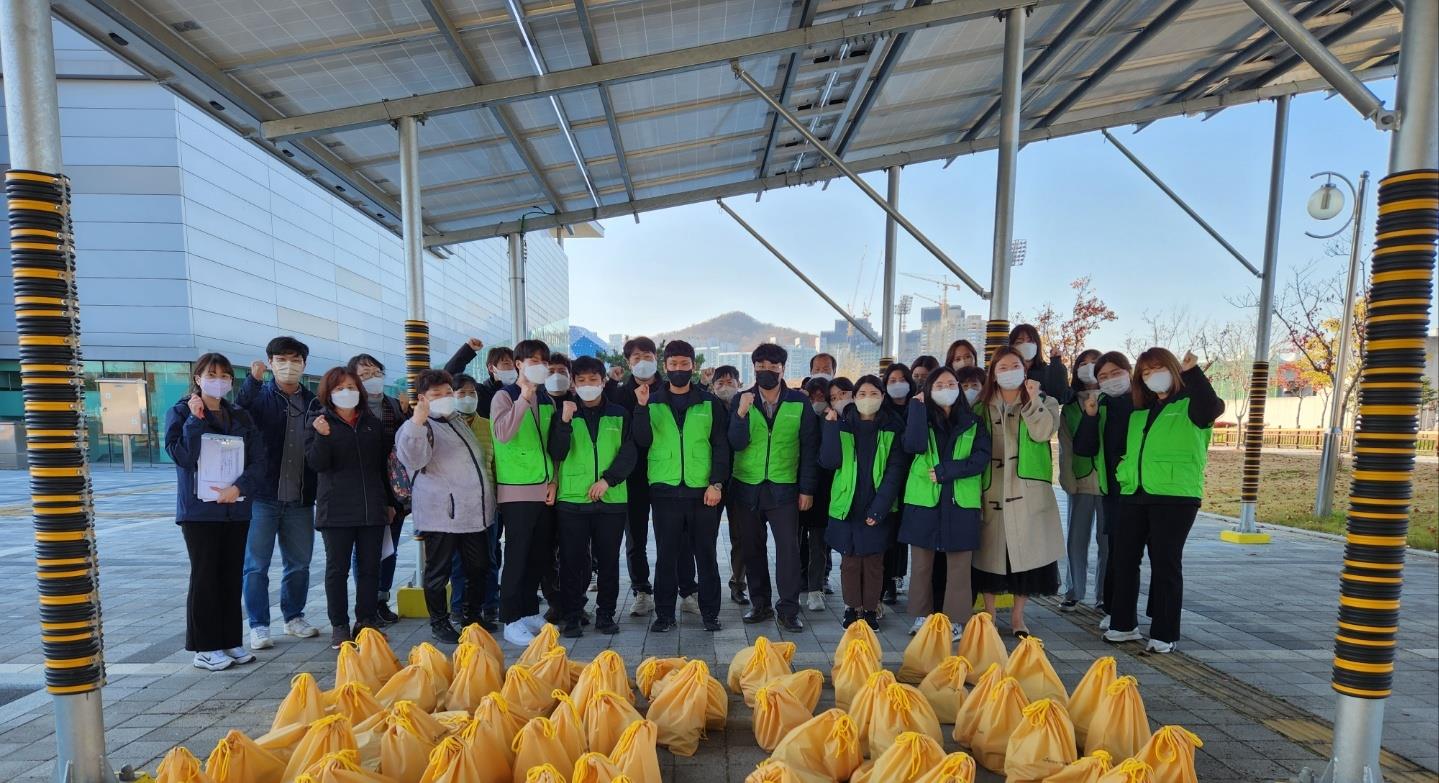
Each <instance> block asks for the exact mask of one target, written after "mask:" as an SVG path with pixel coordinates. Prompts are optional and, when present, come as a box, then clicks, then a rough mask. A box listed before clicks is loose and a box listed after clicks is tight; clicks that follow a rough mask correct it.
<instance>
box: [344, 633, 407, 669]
mask: <svg viewBox="0 0 1439 783" xmlns="http://www.w3.org/2000/svg"><path fill="white" fill-rule="evenodd" d="M355 644H357V645H359V647H360V656H361V657H363V658H364V659H365V668H367V669H369V670H370V671H372V672H374V673H375V676H376V677H379V678H380V682H382V683H383V682H385V681H386V680H388V679H390V678H391V677H393V676H395V673H396V672H398V671H399V670H400V659H399V658H396V657H395V651H394V650H391V649H390V641H389V640H388V639H386V638H385V635H384V634H382V633H380V632H379V631H377V630H375V629H374V628H362V629H361V630H360V633H359V634H358V635H357V636H356V637H355Z"/></svg>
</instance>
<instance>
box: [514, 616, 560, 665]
mask: <svg viewBox="0 0 1439 783" xmlns="http://www.w3.org/2000/svg"><path fill="white" fill-rule="evenodd" d="M559 646H560V629H558V628H556V627H555V626H554V625H552V624H550V623H545V627H543V628H541V629H540V632H539V633H537V634H535V638H533V639H531V640H530V643H529V645H527V646H526V647H525V651H524V652H522V653H520V659H519V660H518V661H516V663H518V664H520V665H521V666H534V665H535V664H537V663H539V662H540V659H541V658H543V657H545V653H547V652H549V651H550V650H553V649H554V648H556V647H559Z"/></svg>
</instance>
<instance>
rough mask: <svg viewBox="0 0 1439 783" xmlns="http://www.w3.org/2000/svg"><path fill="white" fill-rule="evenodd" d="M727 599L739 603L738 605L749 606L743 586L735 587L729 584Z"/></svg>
mask: <svg viewBox="0 0 1439 783" xmlns="http://www.w3.org/2000/svg"><path fill="white" fill-rule="evenodd" d="M729 599H730V600H731V601H734V602H735V603H737V604H739V605H740V606H749V599H748V598H746V597H745V594H744V588H743V587H735V586H734V585H730V588H729Z"/></svg>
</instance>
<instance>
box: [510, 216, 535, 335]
mask: <svg viewBox="0 0 1439 783" xmlns="http://www.w3.org/2000/svg"><path fill="white" fill-rule="evenodd" d="M505 239H506V240H508V242H509V251H510V334H511V339H512V340H513V341H514V342H516V343H518V342H519V341H521V340H523V339H525V338H527V337H529V327H528V324H526V318H527V316H528V312H527V310H528V308H527V307H526V303H525V235H524V234H510V235H508V236H506V237H505Z"/></svg>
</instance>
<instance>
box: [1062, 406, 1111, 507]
mask: <svg viewBox="0 0 1439 783" xmlns="http://www.w3.org/2000/svg"><path fill="white" fill-rule="evenodd" d="M1083 416H1084V408H1083V406H1082V405H1080V404H1079V403H1077V402H1073V403H1070V404H1069V405H1066V406H1064V426H1065V427H1066V428H1068V430H1069V437H1070V438H1071V439H1073V438H1074V433H1076V432H1078V431H1079V420H1080V418H1081V417H1083ZM1108 423H1109V408H1108V407H1106V406H1104V405H1101V406H1099V432H1100V435H1099V452H1098V453H1097V454H1095V455H1094V456H1093V457H1081V456H1079V455H1078V454H1075V453H1073V449H1072V447H1071V452H1070V455H1069V456H1070V460H1069V464H1070V465H1071V466H1072V467H1073V469H1074V478H1075V479H1076V480H1078V479H1082V478H1084V477H1086V476H1088V475H1089V474H1091V473H1094V472H1095V471H1099V494H1101V495H1108V494H1109V476H1108V475H1107V474H1108V471H1107V470H1105V468H1104V427H1105V425H1107V424H1108ZM1071 443H1072V440H1071Z"/></svg>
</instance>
